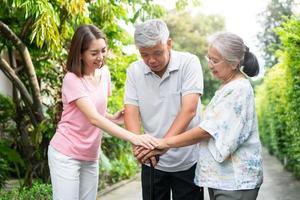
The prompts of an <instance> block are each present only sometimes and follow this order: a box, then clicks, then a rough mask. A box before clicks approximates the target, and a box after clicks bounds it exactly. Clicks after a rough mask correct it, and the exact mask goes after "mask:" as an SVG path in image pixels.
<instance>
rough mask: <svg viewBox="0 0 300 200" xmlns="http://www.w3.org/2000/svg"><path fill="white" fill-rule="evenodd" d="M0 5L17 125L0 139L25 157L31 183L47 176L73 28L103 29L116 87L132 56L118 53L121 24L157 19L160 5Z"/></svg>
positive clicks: (102, 1) (1, 48) (0, 40)
mask: <svg viewBox="0 0 300 200" xmlns="http://www.w3.org/2000/svg"><path fill="white" fill-rule="evenodd" d="M0 7H1V9H0V54H6V55H7V57H8V59H4V56H1V57H0V69H1V70H2V71H3V72H4V74H5V75H6V76H7V77H8V78H9V79H10V81H11V82H12V83H13V90H14V92H13V94H14V95H13V102H14V107H15V109H16V110H15V111H16V112H15V115H14V117H13V118H12V119H11V121H14V122H15V125H16V127H15V128H16V129H15V131H11V132H9V134H8V132H7V133H6V134H5V136H2V137H1V140H6V141H7V143H5V144H6V145H7V147H10V148H12V149H14V150H15V152H17V153H18V154H19V155H21V156H20V157H21V158H23V159H24V162H25V163H26V165H23V166H22V167H23V170H22V171H23V173H24V174H23V175H24V177H25V178H24V184H25V185H31V183H32V179H33V178H34V177H38V178H42V179H43V180H47V179H48V177H49V172H48V167H47V148H48V145H49V140H50V139H51V137H52V135H53V134H54V132H55V127H56V123H57V121H58V119H59V116H60V110H61V109H60V105H61V99H60V86H61V80H62V77H63V71H64V65H65V61H66V55H67V51H68V45H67V44H68V43H69V41H70V39H71V37H72V35H73V33H74V31H75V29H76V27H78V26H79V25H80V24H85V23H93V24H95V25H96V26H98V27H99V28H101V29H102V30H103V31H104V32H105V33H106V35H107V37H108V39H109V47H110V48H111V51H112V55H113V56H112V57H111V58H110V59H109V61H108V62H109V63H110V64H111V66H113V72H116V73H113V74H112V79H113V81H114V86H115V87H114V88H115V89H117V90H119V89H120V88H121V87H123V81H124V80H123V79H124V76H123V77H122V78H118V75H120V74H122V73H123V74H124V71H125V68H126V67H127V65H128V63H129V62H131V61H132V60H133V59H136V57H135V56H130V55H129V56H128V55H125V54H124V53H123V52H122V48H121V47H122V46H123V45H127V44H129V43H131V41H132V38H131V37H130V35H129V34H128V33H127V32H126V30H125V29H124V28H122V27H120V25H119V24H120V22H121V21H122V22H125V24H133V23H134V22H136V21H138V20H144V19H147V18H157V17H160V16H161V15H162V14H163V13H164V9H163V8H161V7H160V6H158V5H156V4H154V3H153V2H152V1H151V0H147V1H143V0H118V1H117V0H97V1H95V0H92V1H85V0H79V1H77V0H76V1H75V0H72V1H69V0H53V1H47V0H35V1H32V0H25V1H23V0H2V1H0ZM119 71H121V72H120V73H118V72H119ZM117 94H119V93H118V92H117ZM119 96H120V95H119ZM114 98H117V97H116V96H115V97H114ZM119 99H120V98H119V97H118V99H116V100H118V102H120V100H119ZM119 104H120V103H115V105H119ZM113 109H118V108H113ZM0 112H2V111H0ZM3 130H4V131H7V129H3ZM3 130H1V131H3ZM11 138H13V139H11ZM1 149H4V148H1ZM4 153H5V152H4ZM15 164H16V163H15ZM0 167H1V165H0Z"/></svg>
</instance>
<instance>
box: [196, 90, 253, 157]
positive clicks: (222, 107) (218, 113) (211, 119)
mask: <svg viewBox="0 0 300 200" xmlns="http://www.w3.org/2000/svg"><path fill="white" fill-rule="evenodd" d="M247 93H248V92H247V91H245V88H241V89H232V90H229V91H227V92H226V93H225V94H223V96H222V97H220V98H219V101H217V102H216V103H215V104H214V105H212V106H210V107H209V109H208V110H207V111H206V113H205V116H204V119H203V121H202V122H201V123H200V127H201V128H202V129H204V130H205V131H207V132H208V133H209V134H210V135H211V136H212V138H211V139H210V140H209V142H208V148H209V151H210V152H211V154H212V155H213V157H214V159H215V160H216V161H217V162H223V161H224V160H225V159H227V158H228V157H229V156H230V155H231V154H232V153H233V152H235V151H236V150H237V149H238V148H239V146H240V145H241V144H243V143H244V142H245V140H247V138H248V137H249V135H250V132H249V131H244V127H245V126H246V123H250V121H249V122H247V120H248V119H247V107H248V106H250V105H249V103H250V102H251V99H249V95H247ZM247 96H248V97H247Z"/></svg>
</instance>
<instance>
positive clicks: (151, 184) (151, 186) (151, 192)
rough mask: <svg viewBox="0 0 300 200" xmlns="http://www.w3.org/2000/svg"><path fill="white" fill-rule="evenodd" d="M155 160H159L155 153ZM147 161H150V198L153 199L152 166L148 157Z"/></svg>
mask: <svg viewBox="0 0 300 200" xmlns="http://www.w3.org/2000/svg"><path fill="white" fill-rule="evenodd" d="M155 160H156V162H158V161H159V156H158V155H155ZM149 161H150V200H154V166H153V164H152V162H151V160H150V159H149Z"/></svg>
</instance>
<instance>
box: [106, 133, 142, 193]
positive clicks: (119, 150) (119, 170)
mask: <svg viewBox="0 0 300 200" xmlns="http://www.w3.org/2000/svg"><path fill="white" fill-rule="evenodd" d="M104 142H105V145H103V146H102V154H101V156H102V157H101V163H100V188H104V187H106V186H107V185H110V184H113V183H116V182H118V181H120V180H123V179H128V178H130V177H131V176H132V175H135V174H136V173H137V172H138V169H139V166H138V164H137V162H136V161H135V158H134V156H133V154H132V152H131V144H129V143H128V142H124V141H121V140H119V139H117V138H115V137H111V136H109V135H106V137H104ZM112 149H113V151H112Z"/></svg>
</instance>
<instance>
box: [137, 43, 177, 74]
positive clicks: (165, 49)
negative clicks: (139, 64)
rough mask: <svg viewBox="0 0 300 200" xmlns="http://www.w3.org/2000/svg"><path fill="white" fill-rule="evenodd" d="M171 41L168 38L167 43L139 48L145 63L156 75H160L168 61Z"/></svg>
mask: <svg viewBox="0 0 300 200" xmlns="http://www.w3.org/2000/svg"><path fill="white" fill-rule="evenodd" d="M171 48H172V41H171V40H170V39H169V40H168V42H167V44H157V45H155V46H153V47H141V48H139V51H140V54H141V57H142V59H143V60H144V62H145V64H146V65H148V67H149V68H150V69H151V71H153V72H154V73H156V74H158V75H162V74H163V73H164V72H165V70H166V68H167V65H168V63H169V60H170V52H171Z"/></svg>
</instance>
